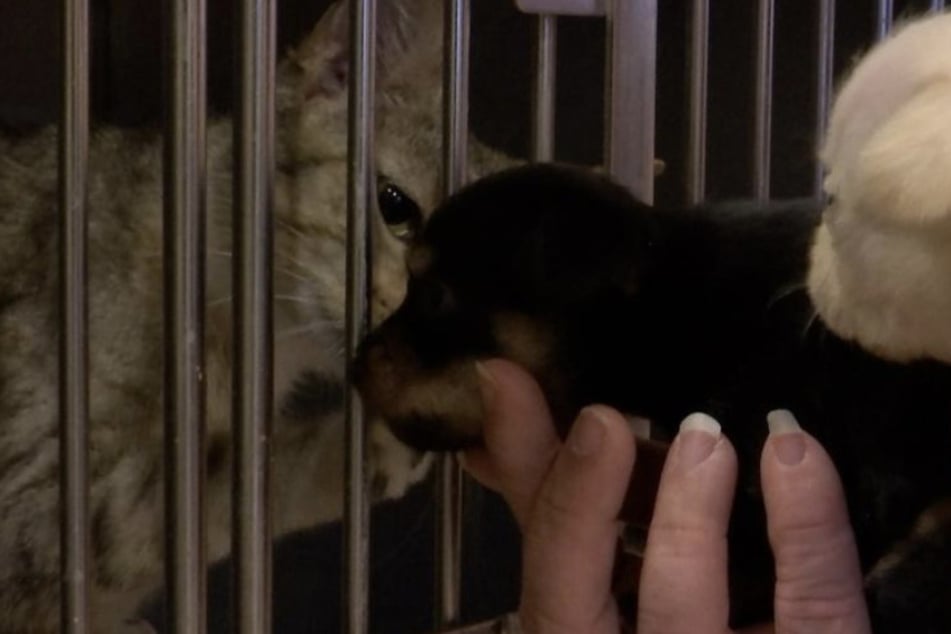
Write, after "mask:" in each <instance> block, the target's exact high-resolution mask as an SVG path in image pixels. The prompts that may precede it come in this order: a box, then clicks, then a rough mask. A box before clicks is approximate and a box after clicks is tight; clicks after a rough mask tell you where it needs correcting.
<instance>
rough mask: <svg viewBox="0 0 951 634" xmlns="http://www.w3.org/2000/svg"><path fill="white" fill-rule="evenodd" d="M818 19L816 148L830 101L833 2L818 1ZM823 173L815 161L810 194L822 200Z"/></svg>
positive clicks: (833, 34) (833, 39)
mask: <svg viewBox="0 0 951 634" xmlns="http://www.w3.org/2000/svg"><path fill="white" fill-rule="evenodd" d="M818 17H819V19H818V27H817V28H816V32H817V37H818V41H817V53H816V58H817V61H818V67H817V69H816V147H818V146H819V145H820V144H821V143H822V141H823V139H824V138H825V133H826V120H827V119H828V117H829V105H830V103H831V99H832V74H833V66H832V63H833V56H832V54H833V47H834V45H835V0H819V16H818ZM824 175H825V173H824V171H823V167H822V163H821V162H820V161H818V160H817V161H816V166H815V172H814V175H813V183H812V193H813V196H815V198H816V199H817V200H822V198H823V197H824V194H823V187H822V183H823V179H824Z"/></svg>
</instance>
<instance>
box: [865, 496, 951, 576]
mask: <svg viewBox="0 0 951 634" xmlns="http://www.w3.org/2000/svg"><path fill="white" fill-rule="evenodd" d="M940 530H951V500H941V501H940V502H937V503H935V504H933V505H931V506H929V507H928V508H926V509H925V510H924V511H923V512H922V513H921V515H919V516H918V519H917V520H916V521H915V526H914V527H913V528H912V529H911V532H910V533H909V534H908V537H907V538H906V539H904V540H903V541H901V542H899V543H898V545H896V546H895V547H894V548H892V549H891V550H890V551H889V552H888V553H887V554H885V555H884V556H883V557H881V558H880V559H879V560H878V561H877V562H876V563H875V566H874V567H873V568H872V569H871V570H870V571H869V572H868V574H867V575H865V583H866V585H868V584H870V583H874V582H877V581H880V580H881V579H882V578H883V577H887V576H888V575H889V574H890V573H891V571H892V570H893V569H894V568H895V567H896V566H898V565H899V564H900V563H901V562H902V560H903V559H904V558H905V556H906V554H907V551H908V550H909V548H910V547H911V544H912V543H913V542H915V541H917V540H920V539H927V538H928V537H929V536H930V535H932V534H933V533H936V532H938V531H940Z"/></svg>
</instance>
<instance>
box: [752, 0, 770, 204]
mask: <svg viewBox="0 0 951 634" xmlns="http://www.w3.org/2000/svg"><path fill="white" fill-rule="evenodd" d="M774 16H775V7H774V4H773V0H759V4H758V7H757V13H756V79H755V84H756V85H755V91H756V104H755V113H754V131H753V197H754V198H755V199H756V200H759V201H765V200H768V199H769V178H770V151H771V145H772V139H771V129H772V115H773V21H774Z"/></svg>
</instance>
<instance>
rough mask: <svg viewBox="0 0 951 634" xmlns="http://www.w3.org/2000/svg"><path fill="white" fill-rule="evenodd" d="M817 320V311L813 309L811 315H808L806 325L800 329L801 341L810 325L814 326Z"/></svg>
mask: <svg viewBox="0 0 951 634" xmlns="http://www.w3.org/2000/svg"><path fill="white" fill-rule="evenodd" d="M818 321H819V311H818V310H815V309H813V311H812V316H811V317H809V320H808V321H807V322H806V327H805V328H803V329H802V341H805V340H806V338H807V337H808V336H809V331H810V330H812V327H813V326H815V325H816V324H817V323H818Z"/></svg>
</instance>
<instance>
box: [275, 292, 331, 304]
mask: <svg viewBox="0 0 951 634" xmlns="http://www.w3.org/2000/svg"><path fill="white" fill-rule="evenodd" d="M274 299H275V300H277V301H283V302H291V303H294V304H307V305H309V306H314V305H317V304H319V303H320V302H318V301H317V300H316V299H314V298H313V297H305V296H303V295H287V294H278V295H275V296H274Z"/></svg>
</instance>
